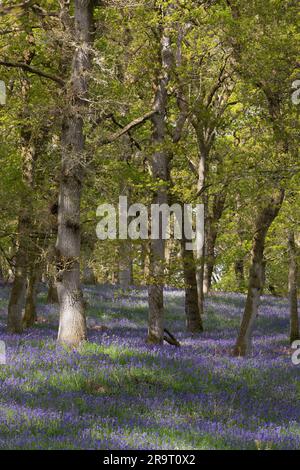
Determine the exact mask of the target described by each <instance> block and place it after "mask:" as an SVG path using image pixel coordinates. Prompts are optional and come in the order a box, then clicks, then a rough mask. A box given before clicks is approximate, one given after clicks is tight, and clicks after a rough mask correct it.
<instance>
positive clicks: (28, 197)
mask: <svg viewBox="0 0 300 470" xmlns="http://www.w3.org/2000/svg"><path fill="white" fill-rule="evenodd" d="M30 38H31V39H30ZM28 41H29V44H30V43H31V41H32V35H31V34H29V35H28ZM32 57H33V53H32V51H31V50H30V48H29V49H28V51H25V53H24V60H25V62H26V63H27V64H30V62H31V60H32ZM29 91H30V83H29V81H28V79H27V77H24V78H23V79H22V80H21V95H22V98H23V100H24V107H23V110H22V114H21V119H22V125H21V131H20V138H21V157H22V179H23V182H24V186H25V193H24V195H23V200H22V205H21V208H20V212H19V219H18V242H17V253H16V257H15V273H14V275H15V276H14V281H13V286H12V289H11V294H10V299H9V304H8V317H7V328H8V331H10V332H11V333H22V330H23V311H24V307H25V295H26V284H27V269H28V259H29V258H30V256H31V254H30V253H31V252H32V249H33V248H32V246H31V243H32V242H31V237H30V235H31V234H32V232H33V218H32V210H33V209H32V197H33V182H34V163H35V159H36V149H35V146H34V143H33V139H32V127H31V126H32V125H31V123H30V115H29V109H28V104H27V102H28V96H29Z"/></svg>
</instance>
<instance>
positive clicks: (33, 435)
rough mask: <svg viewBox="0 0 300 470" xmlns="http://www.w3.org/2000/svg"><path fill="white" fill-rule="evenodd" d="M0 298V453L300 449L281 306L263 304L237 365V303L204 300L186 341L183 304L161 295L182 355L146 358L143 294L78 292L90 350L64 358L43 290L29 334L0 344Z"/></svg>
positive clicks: (296, 386) (224, 298)
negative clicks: (200, 323)
mask: <svg viewBox="0 0 300 470" xmlns="http://www.w3.org/2000/svg"><path fill="white" fill-rule="evenodd" d="M0 287H1V289H0V296H1V300H0V302H1V303H0V307H1V309H0V339H1V340H4V341H5V342H6V346H7V365H1V366H0V448H1V449H172V450H175V449H248V448H249V449H266V448H267V449H273V448H274V449H276V448H280V449H299V448H300V400H299V399H300V383H299V373H300V366H298V367H297V366H294V365H293V364H292V362H291V350H290V348H289V345H288V342H287V337H288V324H289V319H288V305H287V301H286V300H285V299H275V298H270V297H268V298H267V297H265V298H263V302H262V306H261V308H260V315H259V318H258V319H257V323H256V329H255V341H254V351H253V355H252V356H251V357H250V358H248V359H237V358H233V357H231V356H230V351H231V349H232V346H233V344H234V340H235V338H236V335H237V330H238V326H239V322H240V318H241V314H242V309H243V302H244V297H243V296H241V295H237V294H221V293H219V294H213V295H212V296H211V297H209V298H208V299H207V300H206V315H205V318H204V326H205V332H204V333H203V334H201V335H198V336H194V337H190V335H188V334H187V333H182V331H184V310H183V300H184V299H183V292H182V291H179V290H167V291H166V297H167V302H166V305H167V327H168V328H169V329H170V330H171V331H172V332H173V333H175V334H176V336H177V338H178V339H180V341H181V342H182V347H181V348H174V347H173V346H169V345H165V346H164V347H150V346H147V345H146V344H145V336H146V323H147V295H146V290H144V289H135V290H131V291H130V292H128V293H127V294H126V293H122V292H121V291H120V290H119V289H117V288H112V287H108V286H99V287H86V288H85V296H86V298H87V299H88V302H89V310H88V315H89V318H88V324H89V340H90V342H89V343H86V344H85V345H84V346H82V348H81V349H80V351H74V352H71V353H70V352H67V351H65V350H63V349H61V348H58V347H57V346H56V343H55V338H56V334H57V319H58V318H57V310H58V309H57V306H50V305H46V303H45V298H46V291H45V289H44V288H42V290H41V292H40V294H39V305H38V317H39V322H38V325H37V326H35V327H34V328H32V329H30V330H27V331H26V333H25V334H24V336H22V337H18V336H12V335H8V334H7V333H6V332H5V317H6V308H7V299H8V294H9V288H8V287H5V286H3V285H2V286H0ZM106 327H107V328H106Z"/></svg>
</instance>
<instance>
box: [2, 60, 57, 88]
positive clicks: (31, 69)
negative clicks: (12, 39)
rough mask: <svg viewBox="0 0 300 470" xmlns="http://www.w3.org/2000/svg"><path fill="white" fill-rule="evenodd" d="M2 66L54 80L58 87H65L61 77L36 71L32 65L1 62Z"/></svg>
mask: <svg viewBox="0 0 300 470" xmlns="http://www.w3.org/2000/svg"><path fill="white" fill-rule="evenodd" d="M0 65H3V66H4V67H14V68H19V69H22V70H25V72H29V73H33V74H35V75H39V76H40V77H43V78H48V79H49V80H52V81H53V82H56V83H58V85H59V86H61V87H63V86H64V85H65V82H64V81H63V80H62V79H61V78H60V77H56V76H54V75H51V74H49V73H47V72H43V71H42V70H39V69H36V68H35V67H31V65H28V64H25V63H23V62H6V61H0Z"/></svg>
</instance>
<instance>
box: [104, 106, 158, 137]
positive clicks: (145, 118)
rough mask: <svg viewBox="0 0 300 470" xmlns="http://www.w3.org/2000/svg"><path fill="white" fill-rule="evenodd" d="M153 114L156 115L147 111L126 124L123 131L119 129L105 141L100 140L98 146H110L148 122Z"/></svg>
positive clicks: (153, 111) (154, 111)
mask: <svg viewBox="0 0 300 470" xmlns="http://www.w3.org/2000/svg"><path fill="white" fill-rule="evenodd" d="M155 113H157V111H156V110H152V111H149V112H148V113H146V114H144V116H141V117H139V118H136V119H134V120H133V121H131V122H130V123H129V124H127V125H126V126H125V127H123V129H120V130H119V131H118V132H115V133H114V134H112V135H111V136H110V137H107V138H106V139H102V140H100V144H101V145H105V144H111V143H113V142H115V140H117V139H119V138H120V137H122V135H124V134H126V133H128V132H129V131H131V130H132V129H134V128H136V127H138V126H140V125H141V124H143V123H144V122H146V121H148V119H150V118H151V117H152V116H153V115H154V114H155Z"/></svg>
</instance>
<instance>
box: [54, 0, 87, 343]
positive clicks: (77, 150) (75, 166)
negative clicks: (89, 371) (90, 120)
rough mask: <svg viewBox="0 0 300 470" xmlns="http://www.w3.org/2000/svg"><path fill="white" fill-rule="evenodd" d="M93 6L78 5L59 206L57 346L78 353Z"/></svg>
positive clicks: (82, 322) (82, 321)
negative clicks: (80, 260)
mask: <svg viewBox="0 0 300 470" xmlns="http://www.w3.org/2000/svg"><path fill="white" fill-rule="evenodd" d="M93 5H94V2H93V1H92V0H75V1H74V7H75V10H74V15H75V26H74V43H75V44H76V47H75V50H74V55H73V61H72V67H71V80H70V85H69V89H68V90H67V96H66V99H71V103H70V106H69V108H68V109H67V110H66V111H65V115H64V121H63V127H62V169H61V181H60V194H59V204H58V233H57V242H56V252H57V268H58V272H57V290H58V299H59V307H60V320H59V331H58V342H59V343H63V344H66V345H68V346H72V347H76V346H78V345H79V344H80V343H81V342H82V341H83V340H85V339H86V335H87V329H86V318H85V311H84V302H83V295H82V291H81V285H80V264H79V258H80V201H81V189H82V182H83V163H84V161H83V154H84V130H83V126H84V108H85V106H86V101H85V98H86V96H87V92H88V74H89V70H90V68H91V60H90V47H91V43H92V36H93Z"/></svg>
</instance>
